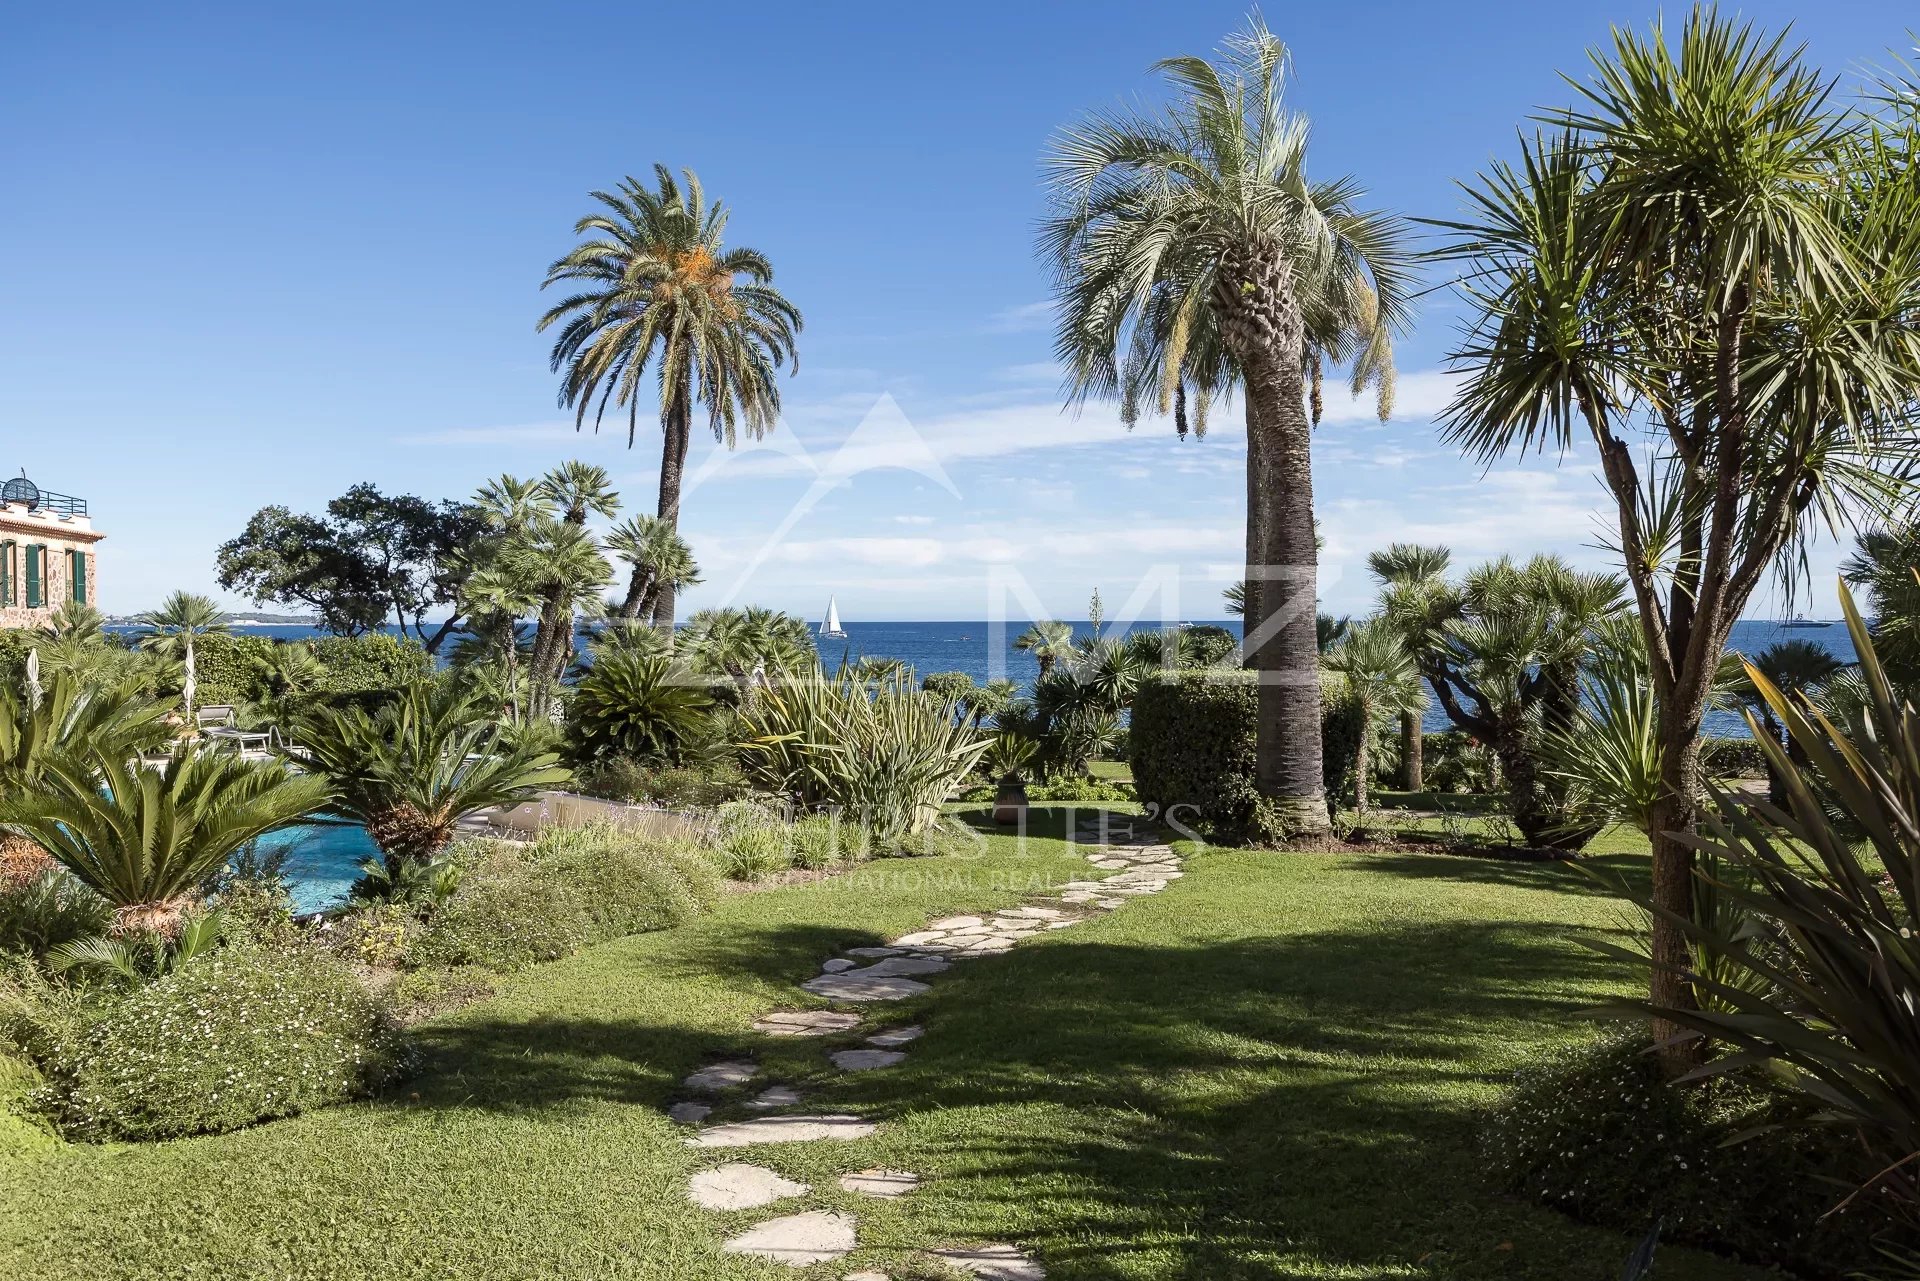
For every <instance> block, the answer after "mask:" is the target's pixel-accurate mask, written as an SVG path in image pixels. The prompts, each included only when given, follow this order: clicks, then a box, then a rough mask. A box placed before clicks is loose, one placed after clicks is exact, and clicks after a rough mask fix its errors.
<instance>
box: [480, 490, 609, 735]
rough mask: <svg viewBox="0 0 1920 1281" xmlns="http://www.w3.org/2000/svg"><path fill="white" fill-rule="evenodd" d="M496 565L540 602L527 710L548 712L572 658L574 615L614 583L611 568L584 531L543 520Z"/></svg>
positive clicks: (594, 604) (507, 548) (529, 665)
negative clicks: (555, 688) (554, 693)
mask: <svg viewBox="0 0 1920 1281" xmlns="http://www.w3.org/2000/svg"><path fill="white" fill-rule="evenodd" d="M496 568H497V572H499V573H500V574H502V575H505V576H506V577H507V578H508V579H509V580H510V581H512V582H514V583H517V584H518V585H519V587H520V589H521V590H524V591H526V592H528V593H530V594H531V595H533V596H534V597H535V598H536V599H538V600H539V602H540V621H539V623H538V624H537V625H536V626H535V629H534V634H533V654H532V656H531V657H530V658H529V659H528V660H527V668H528V673H529V680H530V682H531V689H530V691H529V712H530V714H532V715H535V716H540V715H544V714H545V713H546V711H547V708H548V707H549V706H550V704H551V702H552V698H553V686H554V684H555V682H557V681H558V680H559V679H560V677H561V674H562V673H563V672H564V671H565V670H566V667H567V663H568V662H569V661H570V659H571V650H572V646H573V618H574V614H575V613H576V611H578V610H580V609H581V608H582V607H589V608H597V607H598V604H599V598H600V593H601V591H603V590H604V589H605V588H606V586H607V584H608V583H610V582H612V581H613V567H612V566H611V565H609V564H607V558H606V557H605V556H603V555H602V554H601V552H600V544H599V543H598V542H597V541H595V539H594V537H593V535H592V534H591V533H589V532H587V530H586V529H584V528H582V527H581V526H579V525H575V524H570V523H569V522H567V521H564V520H551V519H542V520H536V521H535V522H534V523H533V524H532V525H531V526H530V527H529V528H528V529H527V531H526V532H525V533H524V534H522V535H521V536H519V537H518V538H516V539H514V540H513V541H511V542H510V543H508V544H507V545H506V546H505V547H504V548H503V549H502V550H501V553H500V557H499V560H498V562H497V566H496Z"/></svg>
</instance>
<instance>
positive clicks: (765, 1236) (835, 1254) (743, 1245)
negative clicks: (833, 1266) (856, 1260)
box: [723, 1210, 854, 1268]
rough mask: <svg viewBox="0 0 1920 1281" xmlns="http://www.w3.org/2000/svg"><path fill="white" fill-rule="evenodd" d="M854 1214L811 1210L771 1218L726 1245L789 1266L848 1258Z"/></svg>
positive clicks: (851, 1244)
mask: <svg viewBox="0 0 1920 1281" xmlns="http://www.w3.org/2000/svg"><path fill="white" fill-rule="evenodd" d="M853 1227H854V1224H853V1216H852V1215H848V1214H835V1213H833V1212H831V1211H827V1210H808V1211H807V1212H806V1213H805V1214H789V1215H787V1216H786V1217H785V1218H782V1219H768V1220H767V1221H766V1222H765V1223H762V1224H760V1225H758V1226H757V1227H751V1228H748V1229H747V1230H746V1231H745V1232H742V1233H741V1234H740V1235H739V1236H737V1237H735V1238H733V1240H731V1241H729V1242H727V1243H726V1245H725V1246H724V1247H723V1248H724V1249H725V1250H726V1251H727V1253H728V1254H751V1255H755V1256H757V1257H759V1258H762V1259H770V1260H772V1261H773V1262H775V1263H784V1264H786V1265H787V1266H788V1267H790V1268H804V1267H806V1266H807V1265H808V1264H811V1263H827V1262H830V1261H832V1260H834V1259H840V1258H844V1257H846V1255H847V1254H848V1253H849V1252H850V1251H852V1249H853V1246H854V1235H853Z"/></svg>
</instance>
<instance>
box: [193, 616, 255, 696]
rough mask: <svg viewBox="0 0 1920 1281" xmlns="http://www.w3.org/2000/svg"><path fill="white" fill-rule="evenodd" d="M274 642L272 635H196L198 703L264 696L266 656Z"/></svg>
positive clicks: (195, 680) (226, 633)
mask: <svg viewBox="0 0 1920 1281" xmlns="http://www.w3.org/2000/svg"><path fill="white" fill-rule="evenodd" d="M273 645H274V642H273V640H272V638H271V637H267V636H245V635H239V634H236V633H233V632H214V633H212V634H211V635H207V636H201V637H199V638H197V639H196V640H195V641H194V643H193V674H194V683H195V693H194V703H195V705H196V706H200V707H212V706H217V705H219V704H221V703H233V704H239V703H251V702H255V701H256V700H258V699H260V698H262V697H264V696H265V695H266V693H267V687H266V672H267V655H268V654H269V653H271V652H272V650H273Z"/></svg>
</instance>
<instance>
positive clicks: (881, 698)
mask: <svg viewBox="0 0 1920 1281" xmlns="http://www.w3.org/2000/svg"><path fill="white" fill-rule="evenodd" d="M741 724H742V727H743V728H744V730H745V732H746V737H745V741H744V742H743V743H742V744H741V746H742V749H743V753H744V756H745V760H746V764H747V767H748V770H749V772H750V773H751V774H753V775H756V776H757V778H758V780H759V781H761V782H762V783H764V784H765V785H767V786H770V787H772V788H773V789H775V790H778V791H782V792H787V793H790V794H792V795H794V796H796V797H797V798H798V799H799V800H800V801H801V803H802V804H804V805H807V806H809V807H815V808H818V807H825V806H831V807H834V808H837V809H840V810H842V811H843V812H847V813H851V814H854V815H856V816H858V817H860V818H861V819H862V820H864V821H865V822H866V823H867V825H868V826H869V827H870V828H872V829H873V832H874V834H875V836H876V838H878V839H883V840H897V839H899V838H902V837H906V836H912V835H914V834H916V833H918V832H921V831H924V830H926V829H927V828H928V827H930V826H932V824H933V823H934V822H935V821H936V820H937V819H938V818H939V815H940V806H941V803H942V802H944V801H945V800H946V799H947V798H948V797H949V796H951V795H952V794H953V792H954V790H955V789H956V788H957V787H958V786H959V785H960V784H961V783H962V782H963V781H965V779H966V777H967V775H968V774H970V773H972V771H973V768H974V766H975V764H977V763H978V762H979V760H980V757H981V755H982V754H983V753H985V752H986V751H987V749H988V747H989V746H990V744H991V740H990V739H988V738H986V737H984V736H982V735H980V734H979V733H977V732H976V731H975V730H973V729H972V728H971V727H969V726H966V725H955V724H954V723H953V718H952V717H951V716H950V715H949V714H948V712H947V705H946V702H945V701H944V700H943V699H941V698H939V697H938V696H936V695H932V694H928V693H925V692H924V691H922V690H919V689H916V688H915V687H914V685H913V681H912V677H911V675H910V674H904V673H903V674H899V675H896V676H894V677H893V678H891V679H889V680H885V681H881V682H878V683H877V684H874V685H872V686H869V685H867V684H865V683H863V682H860V681H858V680H855V679H854V678H853V677H852V676H851V675H850V674H848V673H846V672H842V673H841V674H840V675H839V676H837V677H835V678H833V679H828V677H827V676H826V675H825V673H824V672H822V671H821V669H820V668H819V667H818V666H817V665H816V666H815V667H814V668H813V669H812V670H811V671H810V672H807V673H805V674H803V675H801V676H798V677H792V676H786V677H783V678H782V679H781V680H779V681H777V682H775V683H774V686H773V688H771V689H768V690H765V691H763V692H762V693H761V694H760V696H759V697H757V698H756V699H754V701H753V703H752V704H751V705H750V706H748V707H747V708H745V709H744V710H743V711H742V713H741Z"/></svg>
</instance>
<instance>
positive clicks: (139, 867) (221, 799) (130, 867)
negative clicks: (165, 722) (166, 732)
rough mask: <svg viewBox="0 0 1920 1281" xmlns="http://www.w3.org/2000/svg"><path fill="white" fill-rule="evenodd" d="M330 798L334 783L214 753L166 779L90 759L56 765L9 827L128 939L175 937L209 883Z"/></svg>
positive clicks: (64, 759)
mask: <svg viewBox="0 0 1920 1281" xmlns="http://www.w3.org/2000/svg"><path fill="white" fill-rule="evenodd" d="M326 797H327V784H326V781H325V780H324V779H318V778H307V777H300V776H297V775H292V774H289V773H288V772H287V770H286V768H285V767H284V766H282V765H280V764H278V763H258V762H251V761H243V760H241V759H239V758H238V757H235V756H232V755H220V754H216V753H214V752H212V751H209V750H205V749H201V750H190V751H186V752H183V753H181V754H180V755H178V756H175V757H174V758H173V759H172V760H170V761H168V763H167V765H166V766H165V768H163V769H152V768H149V767H147V766H145V765H143V764H142V763H141V762H140V761H139V760H138V759H133V760H128V759H126V758H124V757H103V756H101V755H100V754H98V753H97V752H83V753H73V754H67V755H63V756H61V757H59V758H58V759H56V760H52V761H49V762H47V763H46V764H45V766H44V767H43V768H42V770H41V773H40V776H39V778H38V780H37V781H36V782H35V783H34V784H33V785H32V786H31V787H28V788H27V789H25V790H24V791H23V792H22V793H21V794H19V795H18V796H15V797H13V798H12V799H10V800H9V801H8V802H7V804H6V806H5V808H4V809H0V815H3V816H4V818H5V821H6V822H7V823H8V824H10V825H11V826H12V827H14V828H15V829H17V830H18V831H20V832H22V833H24V834H25V835H26V836H27V837H28V838H29V839H31V840H33V841H35V842H37V843H38V844H39V845H40V846H41V847H42V848H44V849H45V850H46V851H47V852H48V853H49V854H51V855H52V856H53V858H54V859H55V860H56V861H58V862H59V863H60V864H62V865H63V866H64V867H66V869H67V870H68V871H70V872H72V873H73V874H74V876H76V877H78V878H79V879H80V880H81V881H82V882H83V883H84V884H86V885H87V886H89V887H90V888H91V889H93V891H94V892H95V893H97V894H99V895H100V896H101V897H102V898H104V899H106V900H107V901H108V902H109V903H112V904H113V905H114V907H115V909H116V912H115V926H116V929H117V930H118V931H121V932H126V931H143V930H144V931H152V932H156V933H161V934H169V935H170V934H172V933H174V932H175V930H176V929H177V928H178V926H179V924H180V922H181V920H182V918H183V916H184V914H185V912H186V910H187V908H188V907H189V906H190V905H191V904H192V902H193V899H194V897H195V891H196V889H197V888H198V886H199V884H200V882H201V881H203V880H204V879H205V878H206V877H207V876H208V875H209V874H210V873H212V872H214V871H216V870H217V869H219V868H220V867H221V866H223V865H224V864H225V863H226V861H227V860H228V859H229V858H231V857H233V855H234V853H235V852H236V851H238V850H240V849H241V848H242V847H243V846H245V845H246V844H247V843H248V842H250V841H252V840H254V839H256V838H257V837H259V836H261V835H263V834H264V833H267V832H270V831H272V830H274V829H275V828H278V827H283V826H285V825H286V824H287V823H290V822H292V821H294V820H295V819H298V818H300V817H301V816H302V815H305V814H309V813H311V812H313V811H314V810H316V809H318V808H319V807H320V805H321V803H322V802H324V801H325V800H326Z"/></svg>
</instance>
